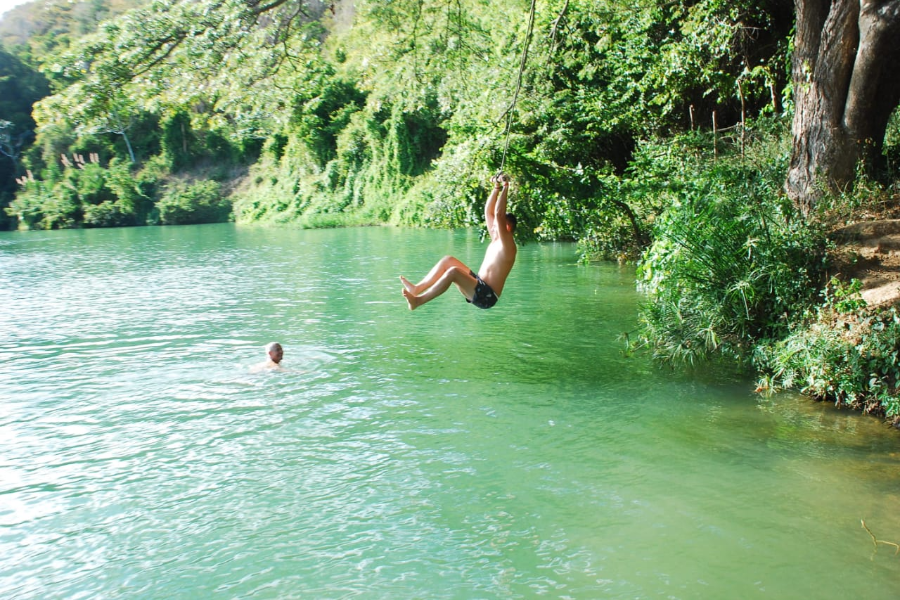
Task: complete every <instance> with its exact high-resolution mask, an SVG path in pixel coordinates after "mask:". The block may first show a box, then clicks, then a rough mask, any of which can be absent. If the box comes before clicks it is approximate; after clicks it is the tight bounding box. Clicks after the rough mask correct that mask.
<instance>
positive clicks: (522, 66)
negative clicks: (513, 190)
mask: <svg viewBox="0 0 900 600" xmlns="http://www.w3.org/2000/svg"><path fill="white" fill-rule="evenodd" d="M535 4H537V0H531V13H530V14H529V16H528V30H527V32H526V33H525V47H524V48H522V60H521V62H520V63H519V76H518V78H517V79H516V91H515V93H514V94H513V99H512V102H510V104H509V108H507V109H506V143H505V144H504V145H503V158H502V159H501V160H500V172H501V173H502V172H503V167H504V166H505V165H506V153H507V151H508V150H509V132H510V130H511V129H512V117H513V112H515V110H516V102H517V101H518V99H519V90H521V89H522V74H523V73H525V64H526V63H527V62H528V46H530V45H531V32H532V31H534V7H535Z"/></svg>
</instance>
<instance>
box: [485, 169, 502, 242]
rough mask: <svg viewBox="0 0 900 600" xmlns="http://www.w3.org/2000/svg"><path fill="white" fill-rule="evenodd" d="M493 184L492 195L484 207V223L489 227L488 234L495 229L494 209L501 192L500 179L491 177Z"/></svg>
mask: <svg viewBox="0 0 900 600" xmlns="http://www.w3.org/2000/svg"><path fill="white" fill-rule="evenodd" d="M491 184H492V185H493V186H494V187H493V189H491V195H490V196H488V199H487V202H486V203H485V205H484V222H485V224H486V225H487V228H488V233H492V232H493V228H494V208H495V207H496V205H497V194H498V193H499V192H500V179H499V178H498V177H491Z"/></svg>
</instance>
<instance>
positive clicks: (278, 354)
mask: <svg viewBox="0 0 900 600" xmlns="http://www.w3.org/2000/svg"><path fill="white" fill-rule="evenodd" d="M266 357H267V359H266V361H265V362H261V363H259V364H257V365H253V366H252V367H251V368H250V371H251V372H253V373H258V372H260V371H281V370H283V369H284V367H282V366H281V359H282V358H283V357H284V349H283V348H282V347H281V344H279V343H278V342H270V343H268V344H266Z"/></svg>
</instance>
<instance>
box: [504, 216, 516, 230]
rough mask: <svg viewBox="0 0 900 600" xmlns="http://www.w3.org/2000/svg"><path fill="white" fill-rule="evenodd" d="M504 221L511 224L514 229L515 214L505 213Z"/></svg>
mask: <svg viewBox="0 0 900 600" xmlns="http://www.w3.org/2000/svg"><path fill="white" fill-rule="evenodd" d="M506 222H507V223H509V224H510V225H512V230H513V231H515V230H516V215H514V214H512V213H506Z"/></svg>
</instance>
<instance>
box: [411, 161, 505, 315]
mask: <svg viewBox="0 0 900 600" xmlns="http://www.w3.org/2000/svg"><path fill="white" fill-rule="evenodd" d="M491 182H492V183H493V184H494V188H493V189H492V190H491V195H490V196H489V197H488V200H487V203H486V204H485V205H484V219H485V222H486V224H487V228H488V233H490V235H491V243H490V244H489V245H488V248H487V252H486V253H485V255H484V261H482V263H481V268H480V269H479V270H478V273H475V272H474V271H472V269H470V268H469V267H467V266H466V265H465V264H463V262H462V261H461V260H459V259H457V258H454V257H452V256H445V257H444V258H442V259H441V260H439V261H438V263H437V264H436V265H434V268H432V269H431V271H430V272H429V273H428V275H426V276H425V278H424V279H423V280H422V281H420V282H419V283H417V284H415V285H413V284H412V283H410V282H409V280H408V279H406V277H404V276H402V275H401V276H400V282H401V283H403V297H404V298H406V302H407V304H409V310H415V309H416V308H418V307H419V306H421V305H423V304H425V303H426V302H429V301H431V300H434V299H435V298H437V297H438V296H440V295H441V294H443V293H444V292H446V291H447V290H448V289H449V288H450V284H451V283H454V284H456V287H457V288H459V291H460V292H462V295H463V296H465V297H466V302H469V303H471V304H474V305H475V306H477V307H478V308H490V307H492V306H493V305H494V304H496V303H497V299H498V298H499V297H500V292H502V291H503V284H504V283H506V278H507V277H508V276H509V272H510V271H511V270H512V268H513V264H514V263H515V262H516V251H517V250H516V242H515V240H514V239H513V232H514V231H515V229H516V216H515V215H512V214H509V213H507V212H506V196H507V193H508V192H509V178H508V177H507V176H506V175H502V174H501V175H497V176H496V177H491Z"/></svg>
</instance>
